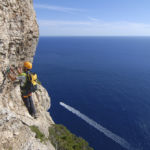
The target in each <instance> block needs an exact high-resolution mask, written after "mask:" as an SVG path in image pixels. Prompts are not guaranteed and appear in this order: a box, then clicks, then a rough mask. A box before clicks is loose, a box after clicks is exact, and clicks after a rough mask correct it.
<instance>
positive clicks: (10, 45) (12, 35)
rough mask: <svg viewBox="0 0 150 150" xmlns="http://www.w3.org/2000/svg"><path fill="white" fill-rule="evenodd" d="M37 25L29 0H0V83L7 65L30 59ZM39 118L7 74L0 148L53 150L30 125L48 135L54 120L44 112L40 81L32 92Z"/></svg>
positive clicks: (0, 97) (1, 96)
mask: <svg viewBox="0 0 150 150" xmlns="http://www.w3.org/2000/svg"><path fill="white" fill-rule="evenodd" d="M38 36H39V31H38V25H37V22H36V16H35V12H34V9H33V4H32V0H0V85H1V84H2V83H3V81H4V80H5V75H4V73H2V72H5V70H6V69H7V67H8V66H11V65H14V66H18V65H20V64H22V62H23V61H31V62H32V61H33V56H34V54H35V49H36V45H37V42H38ZM33 101H34V103H35V107H36V110H37V113H38V119H36V120H35V119H33V118H32V117H31V116H30V115H29V113H28V111H27V109H26V107H25V105H24V103H23V101H22V98H21V95H20V87H19V85H18V83H16V84H15V83H12V82H11V81H9V80H8V79H7V78H6V80H5V82H4V84H3V87H2V91H1V93H0V150H54V147H53V146H52V145H51V143H50V142H48V141H47V142H45V143H41V142H40V140H38V139H37V138H35V133H33V132H32V131H31V129H30V126H32V125H35V126H38V128H39V129H40V131H41V132H43V133H44V134H45V135H46V136H48V127H49V126H50V125H51V124H53V121H52V119H51V117H50V115H49V113H48V112H47V109H48V108H49V107H50V98H49V96H48V93H47V91H46V90H45V89H44V88H43V87H42V86H40V85H39V88H38V91H37V92H36V93H34V94H33Z"/></svg>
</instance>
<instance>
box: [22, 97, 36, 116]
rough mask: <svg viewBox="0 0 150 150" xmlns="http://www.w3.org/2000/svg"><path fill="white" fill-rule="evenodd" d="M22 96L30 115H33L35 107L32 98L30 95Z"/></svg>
mask: <svg viewBox="0 0 150 150" xmlns="http://www.w3.org/2000/svg"><path fill="white" fill-rule="evenodd" d="M22 98H23V101H24V103H25V105H26V107H27V109H28V111H29V113H30V115H35V113H36V111H35V107H34V104H33V100H32V96H28V97H27V98H24V97H22Z"/></svg>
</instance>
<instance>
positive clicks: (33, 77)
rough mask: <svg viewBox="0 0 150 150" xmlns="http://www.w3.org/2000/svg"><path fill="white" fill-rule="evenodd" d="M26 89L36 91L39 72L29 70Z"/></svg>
mask: <svg viewBox="0 0 150 150" xmlns="http://www.w3.org/2000/svg"><path fill="white" fill-rule="evenodd" d="M25 89H26V90H27V91H28V92H35V91H36V90H37V74H36V73H33V72H29V71H28V72H27V76H26V85H25Z"/></svg>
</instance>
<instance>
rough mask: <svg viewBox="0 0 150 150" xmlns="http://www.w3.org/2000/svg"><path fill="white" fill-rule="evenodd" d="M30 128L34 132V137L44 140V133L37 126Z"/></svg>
mask: <svg viewBox="0 0 150 150" xmlns="http://www.w3.org/2000/svg"><path fill="white" fill-rule="evenodd" d="M30 129H31V130H32V131H33V132H35V133H36V136H35V138H37V139H40V141H41V142H44V141H45V140H46V138H45V135H44V134H43V133H42V132H41V131H40V130H39V128H38V127H37V126H30Z"/></svg>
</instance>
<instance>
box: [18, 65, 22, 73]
mask: <svg viewBox="0 0 150 150" xmlns="http://www.w3.org/2000/svg"><path fill="white" fill-rule="evenodd" d="M17 72H18V73H19V74H21V73H22V67H21V66H19V67H18V68H17Z"/></svg>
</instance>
